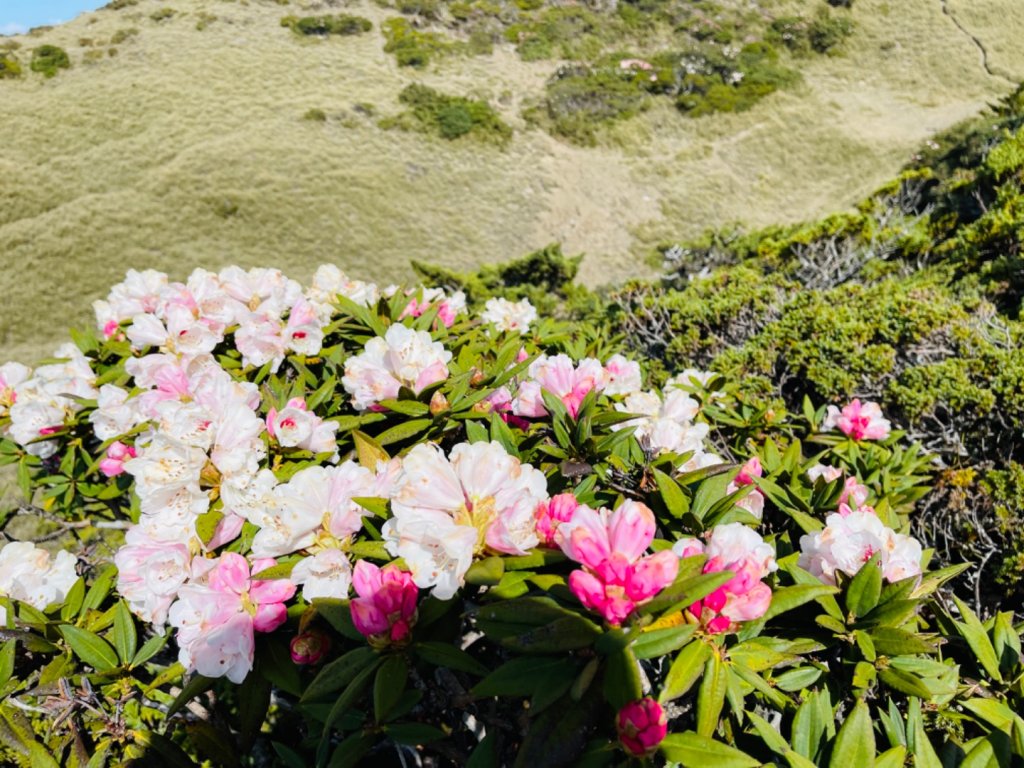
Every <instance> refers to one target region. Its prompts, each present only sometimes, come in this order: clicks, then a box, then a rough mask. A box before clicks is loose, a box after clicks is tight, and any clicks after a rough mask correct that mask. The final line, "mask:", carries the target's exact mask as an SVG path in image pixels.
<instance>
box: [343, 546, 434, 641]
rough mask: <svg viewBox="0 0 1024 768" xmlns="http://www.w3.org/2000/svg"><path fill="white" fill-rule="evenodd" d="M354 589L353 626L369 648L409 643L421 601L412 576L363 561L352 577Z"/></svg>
mask: <svg viewBox="0 0 1024 768" xmlns="http://www.w3.org/2000/svg"><path fill="white" fill-rule="evenodd" d="M352 586H353V587H355V590H356V593H357V594H358V595H359V597H355V598H353V599H352V601H351V602H350V603H349V610H350V611H351V613H352V623H353V624H355V627H356V629H357V630H359V632H360V633H361V634H362V635H364V636H365V637H366V639H367V640H368V641H369V642H370V645H372V646H374V647H385V646H389V645H399V646H401V645H405V644H406V643H408V642H409V638H410V636H411V634H412V627H413V625H414V624H415V623H416V600H417V598H418V597H419V589H418V588H417V586H416V585H415V584H414V583H413V580H412V574H411V573H408V572H407V571H402V570H399V569H398V568H397V567H396V566H394V565H388V566H385V567H384V568H379V567H378V566H376V565H374V564H373V563H371V562H369V561H367V560H360V561H359V562H358V563H356V567H355V570H354V571H353V573H352Z"/></svg>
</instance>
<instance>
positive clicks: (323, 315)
mask: <svg viewBox="0 0 1024 768" xmlns="http://www.w3.org/2000/svg"><path fill="white" fill-rule="evenodd" d="M338 296H343V297H344V298H346V299H349V300H351V301H353V302H355V303H356V304H358V305H359V306H361V307H369V306H371V305H373V304H376V303H377V302H378V301H379V300H380V289H378V288H377V286H376V285H375V284H374V283H366V282H363V281H362V280H353V279H352V278H350V277H349V276H348V275H346V274H345V273H344V272H342V271H341V270H340V269H339V268H338V267H337V266H335V265H334V264H323V265H321V266H320V267H318V268H317V270H316V274H315V275H313V284H312V285H311V286H310V288H309V290H308V291H306V297H307V298H308V299H309V301H310V303H311V304H312V305H313V307H314V308H315V309H316V312H317V316H318V317H319V318H320V322H321V324H322V325H326V324H327V323H328V322H329V321H330V319H331V316H332V315H333V314H334V311H335V305H334V302H335V300H336V299H337V297H338Z"/></svg>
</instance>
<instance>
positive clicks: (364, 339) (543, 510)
mask: <svg viewBox="0 0 1024 768" xmlns="http://www.w3.org/2000/svg"><path fill="white" fill-rule="evenodd" d="M95 308H96V328H95V330H94V331H92V332H86V333H76V334H75V344H74V345H65V346H63V347H61V348H60V349H59V350H58V351H57V353H56V358H55V359H52V360H48V361H45V362H44V363H43V364H41V365H40V366H38V367H37V368H36V369H34V370H32V369H29V368H26V367H24V366H19V365H17V364H7V365H4V366H3V367H0V435H2V442H0V461H2V462H3V463H5V464H12V465H14V466H15V467H16V470H17V474H18V479H19V483H20V485H21V487H22V489H23V490H24V492H25V494H26V496H27V501H28V502H31V503H32V504H34V505H36V507H37V509H38V514H39V515H41V516H43V517H44V518H45V519H46V520H47V522H48V524H49V525H51V526H56V530H57V532H58V533H61V532H63V533H66V534H67V536H68V537H70V539H69V541H68V542H67V545H68V546H69V547H71V548H73V553H72V554H69V553H67V552H64V553H61V554H56V555H51V554H50V553H49V552H48V551H46V550H44V549H40V548H38V547H37V546H35V545H34V544H33V543H32V542H29V541H12V542H10V543H5V545H4V547H3V549H2V550H0V609H2V613H0V619H2V622H3V625H4V630H3V634H2V635H0V637H2V638H3V645H2V646H0V694H2V695H3V697H4V698H3V700H2V701H0V744H2V747H0V749H2V750H3V752H2V753H0V756H2V758H3V759H4V760H6V761H10V762H14V763H22V764H25V765H38V764H42V765H51V764H74V765H78V764H82V765H84V764H89V765H104V764H108V765H119V764H122V763H124V762H127V761H132V760H136V761H139V764H143V765H145V764H154V763H156V762H164V763H169V764H189V762H190V761H194V762H201V761H206V762H207V764H214V765H222V764H223V765H239V764H246V765H264V764H266V765H278V764H280V765H288V766H308V765H315V766H334V765H384V764H396V765H397V764H406V765H409V764H420V765H465V764H467V763H469V764H472V765H484V766H499V765H519V766H525V765H529V766H531V767H533V766H555V765H575V764H585V765H616V764H626V763H628V761H630V760H634V761H635V760H642V761H648V762H653V763H658V764H663V763H673V764H676V763H681V764H684V765H694V764H702V763H705V762H706V763H708V764H718V763H721V764H728V765H737V766H740V765H742V766H746V765H749V766H755V765H759V764H762V763H772V762H774V763H781V761H788V762H789V763H790V764H799V765H803V764H832V765H860V764H865V765H869V764H882V765H900V764H903V762H904V760H905V758H906V757H907V756H908V755H909V754H910V753H913V754H914V759H915V760H917V762H918V763H919V764H927V761H928V760H930V759H932V755H933V754H935V751H936V750H939V751H942V753H943V754H961V755H963V756H967V755H969V754H975V753H977V754H978V755H980V757H976V758H972V759H975V760H982V758H983V756H984V754H985V752H984V750H986V749H997V748H998V750H1002V751H1000V752H999V753H998V754H1009V753H1007V752H1006V750H1011V751H1012V750H1014V749H1017V747H1016V746H1014V745H1015V744H1016V742H1014V741H1013V738H1014V734H1016V733H1018V731H1017V730H1015V729H1018V728H1024V721H1020V718H1019V716H1018V715H1016V711H1017V709H1018V708H1019V705H1020V703H1021V701H1020V694H1021V691H1020V689H1019V683H1017V682H1014V681H1019V679H1020V677H1021V674H1022V673H1024V669H1022V668H1021V662H1020V657H1019V649H1020V643H1019V635H1018V632H1017V631H1016V630H1015V628H1014V625H1013V623H1012V620H1011V618H1012V617H1008V616H1005V615H999V616H996V617H992V618H991V619H989V620H988V622H987V623H983V622H982V621H981V620H980V619H979V618H978V617H977V616H975V615H974V614H973V613H972V612H971V611H970V609H969V608H968V607H967V606H966V605H963V604H960V603H955V602H954V603H953V604H952V605H949V604H946V603H945V602H944V601H943V602H936V595H938V594H940V589H941V587H942V585H943V584H944V582H946V581H947V580H948V579H950V578H951V577H952V576H954V575H955V574H956V573H957V572H958V571H959V570H960V569H962V568H964V567H968V566H966V565H964V566H957V567H953V568H947V569H943V570H939V571H934V570H930V569H929V567H928V562H929V554H930V553H928V552H926V551H922V549H921V546H920V544H918V543H917V542H916V541H915V540H914V539H913V538H911V537H910V536H908V535H907V534H906V530H907V523H908V519H909V516H910V515H912V514H913V505H914V502H915V501H916V500H917V499H918V498H920V496H921V495H922V493H924V492H925V491H926V490H927V483H928V472H929V461H930V459H929V457H928V456H926V455H924V454H922V452H921V451H920V450H919V449H918V448H916V447H915V446H913V445H911V444H909V443H908V442H907V441H906V440H905V438H904V436H903V435H902V434H901V433H900V432H898V431H895V430H892V428H891V425H890V424H889V423H888V422H887V421H886V420H885V419H884V416H883V415H882V414H881V413H880V412H879V411H878V410H877V407H874V406H873V405H872V404H871V403H864V404H861V403H859V402H858V401H853V402H852V403H851V404H850V405H849V406H847V407H846V408H844V409H843V410H842V411H839V410H838V409H835V413H833V412H832V411H831V410H828V409H827V407H826V406H825V405H821V406H815V404H812V403H807V404H806V407H805V409H804V412H803V413H799V414H790V413H786V412H783V411H781V410H769V409H755V408H752V407H750V406H749V405H748V404H747V400H746V398H745V393H744V389H743V382H742V381H735V380H730V378H729V376H728V371H724V372H721V373H711V372H707V371H699V370H696V369H693V368H689V367H687V365H686V361H679V366H678V368H679V369H681V370H680V371H679V372H678V373H677V374H676V375H674V376H672V377H670V378H668V379H667V381H664V382H663V383H662V384H661V385H660V386H659V376H658V375H655V372H653V371H649V370H645V365H644V361H642V360H634V359H630V358H629V356H628V355H625V354H623V351H622V350H621V349H618V348H617V347H615V345H614V343H613V342H609V341H608V340H600V339H599V336H600V334H597V333H594V332H592V331H593V329H587V328H581V327H579V326H577V325H572V324H567V323H562V322H558V321H556V320H554V319H552V318H551V317H543V316H540V314H539V313H538V312H537V311H536V309H535V308H534V307H533V306H532V305H531V304H530V302H529V301H528V300H525V299H521V298H520V299H519V300H518V301H511V300H509V299H506V298H504V297H501V296H492V297H477V298H476V299H474V302H467V298H466V296H465V295H463V294H461V293H460V292H458V291H455V292H452V291H449V290H445V289H443V288H441V287H435V286H426V287H423V286H420V287H412V288H409V287H396V286H391V287H387V288H379V287H377V286H376V285H373V284H372V283H369V282H366V281H361V280H354V279H351V278H349V277H348V276H347V275H345V274H344V273H343V272H342V271H341V270H340V269H338V268H337V267H332V266H325V267H323V268H321V269H320V270H318V271H317V273H316V275H315V276H314V278H313V280H312V283H311V284H310V285H309V286H302V285H300V284H299V283H297V282H295V281H293V280H290V279H289V278H287V277H285V276H284V275H283V274H282V273H280V272H279V271H277V270H270V269H252V270H243V269H240V268H237V267H231V268H228V269H225V270H222V271H221V272H219V273H212V272H207V271H204V270H197V271H195V272H193V273H192V275H190V276H189V277H188V278H187V279H186V280H185V281H184V282H175V281H174V280H172V279H171V278H169V277H168V276H166V275H162V274H160V273H156V272H152V271H147V272H129V274H128V276H127V277H126V279H125V281H124V282H123V283H121V284H119V285H118V286H115V287H114V288H113V289H112V290H111V292H110V295H109V296H108V298H107V299H106V300H104V301H101V302H97V304H96V307H95ZM661 378H662V379H663V378H664V376H661ZM833 427H835V428H833ZM836 428H837V429H836ZM46 535H47V534H44V535H43V536H42V538H46ZM961 674H963V675H970V676H971V677H970V679H973V680H979V679H983V680H984V681H985V690H984V691H982V690H981V689H980V688H979V687H978V686H976V685H967V684H965V683H964V681H963V679H962V678H961ZM923 713H927V715H926V714H923ZM33 718H36V720H35V725H33ZM44 722H45V723H47V726H46V727H45V728H44V727H42V725H41V723H44ZM1018 722H1019V723H1020V725H1018ZM954 725H955V727H954ZM1020 732H1024V731H1020ZM911 735H912V736H911ZM958 750H959V752H958ZM240 756H241V757H240ZM876 756H878V760H879V762H878V763H875V762H874V761H875V759H876ZM935 759H937V758H935ZM47 761H49V762H47ZM147 761H148V762H147Z"/></svg>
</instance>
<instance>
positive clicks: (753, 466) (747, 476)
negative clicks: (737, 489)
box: [736, 456, 764, 485]
mask: <svg viewBox="0 0 1024 768" xmlns="http://www.w3.org/2000/svg"><path fill="white" fill-rule="evenodd" d="M763 474H764V469H762V468H761V460H760V459H759V458H758V457H757V456H755V457H754V458H752V459H750V461H748V462H747V463H746V464H744V465H743V468H742V469H740V473H739V474H738V475H736V484H737V485H753V483H754V478H755V477H761V475H763Z"/></svg>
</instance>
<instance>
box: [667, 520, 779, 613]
mask: <svg viewBox="0 0 1024 768" xmlns="http://www.w3.org/2000/svg"><path fill="white" fill-rule="evenodd" d="M672 551H673V553H675V555H676V556H678V557H682V558H686V557H692V556H694V555H700V554H703V555H705V556H706V557H707V560H706V561H705V563H704V573H719V572H721V571H731V572H732V573H733V577H732V578H731V579H730V580H729V581H727V582H726V583H725V584H723V585H722V586H720V587H719V588H718V589H716V590H715V591H714V592H712V593H711V594H710V595H708V596H707V597H705V598H704V599H703V600H698V601H697V602H696V603H694V604H693V605H692V606H690V613H691V614H692V615H693V616H694V617H695V618H696V619H697V620H699V621H700V622H701V623H702V624H703V625H704V626H705V627H706V628H707V630H708V631H709V632H713V633H718V632H726V631H730V630H734V629H735V628H736V626H737V625H738V624H739V623H740V622H743V621H753V620H754V619H759V618H761V617H762V616H764V614H765V612H766V611H767V610H768V606H769V605H770V604H771V601H772V591H771V588H770V587H769V586H768V585H767V584H765V583H764V581H763V579H764V578H765V577H767V576H768V575H769V574H771V573H772V572H773V571H776V570H778V565H777V564H776V562H775V550H774V549H773V548H772V546H771V545H770V544H768V543H766V542H765V541H764V539H762V538H761V536H760V535H759V534H758V533H757V531H754V530H752V529H750V528H748V527H746V526H745V525H743V524H742V523H726V524H724V525H718V526H716V527H715V528H713V529H712V530H711V531H710V532H709V534H708V536H707V543H706V544H705V543H704V542H702V541H700V540H699V539H680V540H679V541H677V542H676V543H675V544H674V545H673V547H672Z"/></svg>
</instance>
